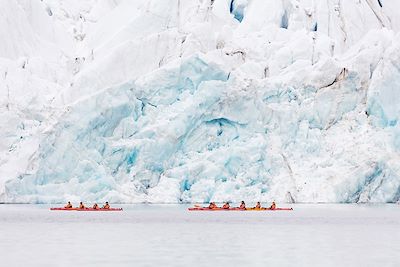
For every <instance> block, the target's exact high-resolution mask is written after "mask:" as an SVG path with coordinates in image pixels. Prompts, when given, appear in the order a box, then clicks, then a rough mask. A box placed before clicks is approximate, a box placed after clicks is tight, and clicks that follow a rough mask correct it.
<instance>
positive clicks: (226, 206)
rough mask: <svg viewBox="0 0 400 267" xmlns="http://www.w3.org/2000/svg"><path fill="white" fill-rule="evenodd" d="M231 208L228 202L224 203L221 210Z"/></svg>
mask: <svg viewBox="0 0 400 267" xmlns="http://www.w3.org/2000/svg"><path fill="white" fill-rule="evenodd" d="M230 207H231V206H230V205H229V202H226V203H225V204H224V205H223V206H222V208H223V209H226V210H227V209H229V208H230Z"/></svg>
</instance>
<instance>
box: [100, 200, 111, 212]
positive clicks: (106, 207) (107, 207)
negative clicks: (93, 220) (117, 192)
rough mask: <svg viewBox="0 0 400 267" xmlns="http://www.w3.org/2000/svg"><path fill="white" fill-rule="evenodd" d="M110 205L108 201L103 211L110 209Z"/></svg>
mask: <svg viewBox="0 0 400 267" xmlns="http://www.w3.org/2000/svg"><path fill="white" fill-rule="evenodd" d="M109 208H110V205H109V204H108V201H107V202H106V204H104V205H103V207H102V209H107V210H108V209H109Z"/></svg>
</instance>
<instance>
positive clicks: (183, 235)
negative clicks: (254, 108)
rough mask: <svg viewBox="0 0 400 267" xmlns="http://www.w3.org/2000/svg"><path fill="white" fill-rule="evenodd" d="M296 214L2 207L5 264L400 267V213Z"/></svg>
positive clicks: (359, 209)
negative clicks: (102, 210) (58, 209)
mask: <svg viewBox="0 0 400 267" xmlns="http://www.w3.org/2000/svg"><path fill="white" fill-rule="evenodd" d="M115 206H117V205H115ZM286 206H288V205H286ZM291 206H292V207H293V208H294V211H274V212H255V211H254V212H242V211H235V212H234V211H232V212H189V211H187V207H188V206H186V205H118V207H123V208H124V211H122V212H79V211H50V210H49V207H50V206H47V205H0V225H1V227H0V254H1V256H0V262H1V263H0V265H1V266H97V267H99V266H187V267H189V266H190V267H191V266H400V205H396V204H393V205H371V206H369V205H336V204H335V205H322V204H319V205H291Z"/></svg>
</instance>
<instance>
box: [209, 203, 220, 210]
mask: <svg viewBox="0 0 400 267" xmlns="http://www.w3.org/2000/svg"><path fill="white" fill-rule="evenodd" d="M208 208H209V209H216V208H218V207H217V205H216V204H215V202H210V205H208Z"/></svg>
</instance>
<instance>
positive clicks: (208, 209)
mask: <svg viewBox="0 0 400 267" xmlns="http://www.w3.org/2000/svg"><path fill="white" fill-rule="evenodd" d="M188 210H190V211H275V210H293V208H275V209H269V208H261V209H256V208H245V209H241V208H229V209H223V208H214V209H210V208H208V207H194V208H188Z"/></svg>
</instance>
